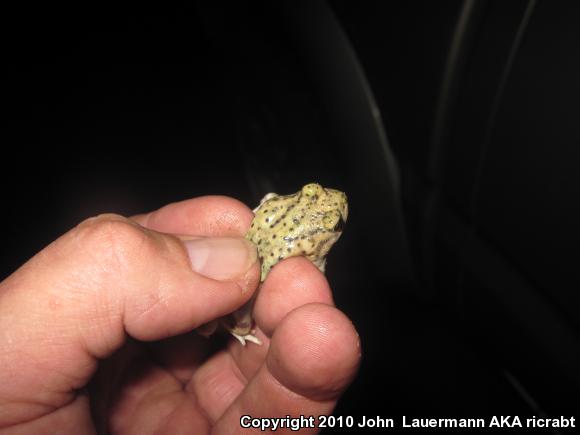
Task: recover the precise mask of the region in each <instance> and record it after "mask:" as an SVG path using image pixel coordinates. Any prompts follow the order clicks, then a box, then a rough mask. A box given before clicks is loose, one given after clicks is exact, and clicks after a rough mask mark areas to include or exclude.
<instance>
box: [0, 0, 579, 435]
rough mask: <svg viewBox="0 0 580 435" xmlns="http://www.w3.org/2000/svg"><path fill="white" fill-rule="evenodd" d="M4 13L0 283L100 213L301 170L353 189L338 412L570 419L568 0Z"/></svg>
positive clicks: (575, 101)
mask: <svg viewBox="0 0 580 435" xmlns="http://www.w3.org/2000/svg"><path fill="white" fill-rule="evenodd" d="M5 17H6V18H7V19H8V21H9V25H8V26H7V27H6V33H7V37H6V38H5V42H6V43H7V44H6V45H7V47H6V50H5V53H4V58H5V67H4V70H5V71H4V72H5V74H6V77H7V78H5V79H4V90H5V96H4V98H3V100H4V107H5V111H7V112H8V116H7V117H6V118H5V119H6V121H7V123H6V124H7V125H6V128H5V129H4V138H3V141H2V152H3V158H2V163H3V165H2V166H3V170H2V172H1V175H0V182H1V186H2V187H1V191H2V199H3V206H2V218H1V219H2V220H1V223H2V227H3V228H4V235H3V246H4V255H3V256H2V262H1V263H0V267H1V273H2V277H5V276H7V275H8V274H10V273H11V272H12V271H13V270H14V269H16V268H17V267H18V266H19V265H20V264H22V263H23V262H25V261H26V260H27V259H28V258H30V257H31V256H32V255H33V254H34V253H35V252H37V251H38V250H40V249H41V248H42V247H43V246H45V245H46V244H47V243H49V242H50V241H51V240H53V239H54V238H56V237H57V236H58V235H60V234H62V233H63V232H65V231H66V230H67V229H69V228H70V227H72V226H74V225H75V224H76V223H78V222H79V221H80V220H82V219H84V218H86V217H89V216H92V215H95V214H98V213H102V212H117V213H122V214H126V215H130V214H134V213H138V212H143V211H147V210H152V209H155V208H158V207H160V206H162V205H164V204H166V203H168V202H172V201H176V200H181V199H186V198H189V197H193V196H198V195H205V194H224V195H230V196H233V197H236V198H238V199H240V200H242V201H244V202H246V203H247V204H249V205H253V204H255V203H256V202H257V200H258V199H259V198H260V197H261V196H262V195H263V194H264V193H266V192H267V191H271V190H274V191H278V192H280V193H290V192H292V191H295V190H297V189H298V187H299V186H301V185H302V184H304V183H306V182H310V181H319V182H321V183H322V184H324V185H328V186H331V187H335V188H339V189H342V190H345V191H346V192H347V193H348V195H349V200H350V204H351V218H350V221H349V223H348V225H347V227H346V231H345V233H344V236H343V239H341V241H340V243H339V244H338V245H337V246H336V247H335V248H334V250H333V253H332V255H331V257H330V259H329V265H328V269H329V271H328V276H329V280H330V282H331V284H332V285H333V287H334V289H335V293H336V301H337V304H338V306H339V307H340V308H341V309H343V310H344V311H345V312H346V313H347V314H348V315H349V316H350V317H351V318H352V319H353V321H354V323H355V324H356V325H357V327H358V328H359V332H360V333H361V339H362V344H363V351H364V357H363V364H362V368H361V372H360V375H359V377H358V378H357V379H356V381H355V382H354V384H353V386H352V387H351V389H350V390H349V391H348V392H347V394H346V395H345V396H344V398H343V400H342V401H341V402H340V403H339V407H338V408H337V410H336V414H337V415H355V416H358V415H367V416H373V415H377V414H379V415H383V416H390V417H394V418H397V417H398V416H400V415H402V414H406V415H415V416H422V417H430V416H459V415H463V416H468V417H477V416H485V415H493V414H504V415H507V414H510V415H514V414H518V415H532V414H537V415H541V414H543V413H547V414H548V415H553V416H559V415H561V414H568V415H569V414H570V413H571V412H573V411H574V412H576V413H577V410H578V409H579V408H578V404H579V401H578V397H579V396H578V393H579V386H580V373H579V369H578V367H580V355H579V352H580V350H579V337H578V333H579V327H580V322H579V321H578V315H577V313H578V310H579V309H580V299H579V298H580V296H579V295H580V291H579V290H580V272H579V266H578V264H579V259H580V248H579V242H580V233H579V229H578V222H579V221H580V205H579V201H578V198H580V175H579V170H578V167H579V166H580V129H579V113H580V106H579V101H580V91H579V87H580V85H579V83H580V79H579V77H580V61H579V58H580V51H579V49H578V47H579V46H580V37H579V34H578V25H577V23H578V20H579V19H580V13H579V10H578V6H577V3H575V2H572V1H569V2H564V1H554V2H547V1H546V2H537V3H536V2H532V1H513V2H500V1H489V2H487V1H480V2H469V1H449V2H429V1H421V2H381V1H369V2H348V1H342V0H339V1H332V2H330V4H326V3H324V2H318V1H314V2H301V1H298V2H273V3H272V2H265V1H264V2H261V1H259V2H246V1H241V2H235V3H234V2H220V1H218V2H209V1H207V2H199V1H198V2H188V3H184V4H178V5H175V4H166V3H163V4H157V3H155V4H154V3H146V2H139V3H134V4H129V3H123V4H122V5H121V4H118V3H100V2H99V3H94V4H90V5H86V4H82V5H76V6H74V7H71V6H68V5H67V6H55V5H54V4H49V5H44V6H42V7H40V6H37V5H34V6H33V5H28V6H23V7H19V8H13V9H11V10H8V11H7V12H6V14H5ZM367 84H368V87H366V86H367ZM365 89H366V90H368V91H369V92H366V93H365V92H364V91H365ZM375 101H376V109H378V111H377V110H375V111H373V107H374V102H375ZM377 115H380V116H377ZM373 116H375V117H373ZM381 122H382V125H381ZM383 127H384V132H386V139H385V137H384V136H382V132H383V130H382V129H383ZM574 397H575V400H574ZM576 417H577V418H578V417H579V416H578V415H576ZM538 433H540V432H539V431H538ZM562 433H565V431H562Z"/></svg>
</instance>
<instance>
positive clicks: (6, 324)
mask: <svg viewBox="0 0 580 435" xmlns="http://www.w3.org/2000/svg"><path fill="white" fill-rule="evenodd" d="M256 259H257V256H256V250H255V247H254V246H253V245H252V244H251V243H249V242H247V241H246V240H244V239H242V238H189V239H188V240H181V239H179V238H177V237H175V236H171V235H168V234H163V233H158V232H155V231H151V230H148V229H145V228H143V227H141V226H139V225H138V224H136V223H134V222H133V221H131V220H129V219H126V218H124V217H121V216H117V215H103V216H99V217H96V218H92V219H89V220H87V221H85V222H83V223H81V224H80V225H79V226H77V227H76V228H74V229H73V230H71V231H69V232H68V233H67V234H65V235H64V236H62V237H61V238H59V239H58V240H56V241H55V242H53V243H52V244H51V245H49V246H48V247H47V248H45V249H44V250H42V251H41V252H40V253H39V254H37V255H36V256H35V257H33V258H32V259H31V260H30V261H28V262H27V263H26V264H25V265H24V266H22V267H21V268H20V269H19V270H18V271H16V272H15V273H14V274H13V275H11V276H10V277H9V278H8V279H6V280H5V281H4V282H2V283H1V284H0V331H2V333H3V334H2V335H1V336H0V367H3V369H2V370H0V385H2V388H1V389H0V409H2V412H0V426H2V425H5V424H14V423H16V422H19V421H23V419H31V418H35V416H39V415H42V414H43V412H48V410H52V409H54V408H55V407H59V406H63V405H64V404H66V403H67V402H68V401H70V400H71V397H72V396H73V395H74V391H75V390H76V389H79V388H81V387H83V386H84V385H85V384H86V383H87V382H88V380H89V379H90V377H91V376H92V374H93V373H94V371H95V370H96V367H97V360H98V359H100V358H104V357H107V356H108V355H110V354H111V353H113V352H114V351H115V350H117V349H118V348H120V347H121V346H122V344H123V343H124V341H125V338H126V335H127V334H128V335H130V336H132V337H134V338H136V339H138V340H156V339H161V338H164V337H168V336H171V335H176V334H179V333H183V332H186V331H189V330H192V329H194V328H196V327H198V326H200V325H202V324H204V323H207V322H209V321H211V320H213V319H215V318H218V317H221V316H223V315H225V314H227V313H229V312H231V311H233V310H235V309H236V308H238V307H239V306H241V305H243V304H244V303H245V302H246V301H247V300H248V299H249V298H250V297H251V295H252V292H253V290H254V289H255V288H256V286H257V284H258V278H259V268H258V265H257V260H256Z"/></svg>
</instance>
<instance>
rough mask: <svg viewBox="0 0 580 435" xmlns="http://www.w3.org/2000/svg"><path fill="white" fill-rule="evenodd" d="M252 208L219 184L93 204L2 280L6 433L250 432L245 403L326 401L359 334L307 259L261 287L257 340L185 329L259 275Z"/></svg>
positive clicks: (291, 407) (295, 405) (0, 418)
mask: <svg viewBox="0 0 580 435" xmlns="http://www.w3.org/2000/svg"><path fill="white" fill-rule="evenodd" d="M252 217H253V215H252V212H251V210H250V209H248V208H247V207H246V206H245V205H244V204H242V203H240V202H239V201H236V200H234V199H231V198H227V197H220V196H210V197H200V198H195V199H192V200H187V201H183V202H180V203H175V204H170V205H168V206H166V207H163V208H162V209H160V210H157V211H155V212H152V213H149V214H146V215H140V216H136V217H134V218H132V219H128V218H124V217H121V216H117V215H103V216H99V217H96V218H93V219H89V220H87V221H85V222H83V223H81V224H80V225H79V226H77V227H75V228H73V229H72V230H71V231H69V232H68V233H66V234H65V235H63V236H62V237H60V238H59V239H58V240H56V241H55V242H53V243H52V244H50V245H49V246H48V247H46V248H45V249H43V250H42V251H41V252H39V253H38V254H37V255H36V256H34V257H33V258H32V259H31V260H29V261H28V262H27V263H26V264H24V265H23V266H22V267H21V268H20V269H18V270H17V271H16V272H14V273H13V274H12V275H11V276H9V277H8V278H7V279H6V280H5V281H3V282H2V283H0V367H1V369H0V433H1V434H4V433H10V434H13V433H14V434H52V433H60V434H68V433H71V434H73V433H74V434H92V433H102V432H105V430H108V431H110V433H119V434H131V433H136V434H137V433H138V434H148V433H172V434H174V433H179V434H181V433H191V434H203V433H214V434H236V433H244V434H247V433H252V432H251V430H249V429H242V428H241V427H240V424H239V422H240V416H241V415H244V414H249V415H252V416H268V417H275V416H286V415H287V414H290V415H299V414H303V415H320V414H329V413H331V412H332V410H333V408H334V406H335V404H336V401H337V400H338V398H339V397H340V395H341V394H342V393H343V392H344V390H345V389H346V388H347V386H348V384H349V383H350V382H351V380H352V379H353V377H354V376H355V374H356V371H357V368H358V365H359V360H360V345H359V339H358V335H357V333H356V330H355V328H354V327H353V325H352V323H351V322H350V320H349V319H348V318H347V317H346V316H345V315H344V314H343V313H342V312H341V311H339V310H338V309H337V308H335V307H334V305H333V301H332V294H331V290H330V287H329V285H328V282H327V280H326V278H325V277H324V275H323V274H322V273H321V272H320V271H319V270H318V269H317V268H316V267H315V266H314V265H313V264H312V263H311V262H310V261H308V260H307V259H305V258H301V257H295V258H289V259H286V260H283V261H282V262H280V263H279V264H277V265H276V266H275V267H274V268H273V269H272V271H271V272H270V274H269V275H268V277H267V279H266V281H265V282H264V283H263V284H262V288H261V290H260V293H259V296H258V298H257V300H256V305H255V311H254V315H255V321H256V325H257V331H256V335H257V336H258V337H259V338H260V340H261V341H262V342H263V343H264V345H263V346H246V347H242V346H241V345H240V344H239V343H238V342H237V341H235V340H234V339H233V338H230V339H229V342H228V344H227V346H226V347H224V348H217V349H215V347H216V346H215V343H216V338H209V339H208V338H204V337H202V336H200V335H198V334H197V333H195V332H191V331H193V330H194V329H195V328H198V327H200V326H202V325H204V324H207V323H209V322H211V321H213V320H215V319H217V318H220V317H222V316H224V315H226V314H228V313H230V312H232V311H234V310H235V309H237V308H239V307H240V306H242V305H243V304H244V303H245V302H246V301H248V300H249V299H250V297H251V296H252V294H253V292H254V291H255V289H256V287H257V286H258V283H259V275H260V268H259V264H258V262H257V260H256V252H255V248H254V247H253V245H252V244H250V243H249V242H247V241H245V240H244V239H243V236H244V234H245V233H246V232H247V230H248V228H249V226H250V222H251V220H252ZM170 234H179V235H180V236H173V235H170ZM183 235H193V236H198V237H200V236H201V237H202V238H194V237H192V236H183ZM218 237H219V238H220V239H216V238H218ZM224 238H226V239H224ZM192 239H193V241H188V242H184V240H192ZM224 258H225V259H226V261H224ZM296 331H300V333H296ZM314 432H315V431H314ZM279 433H286V432H284V431H279ZM311 433H312V432H311Z"/></svg>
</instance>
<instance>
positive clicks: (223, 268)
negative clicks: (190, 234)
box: [183, 237, 257, 281]
mask: <svg viewBox="0 0 580 435" xmlns="http://www.w3.org/2000/svg"><path fill="white" fill-rule="evenodd" d="M183 244H184V245H185V249H186V250H187V253H188V254H189V259H190V261H191V267H192V268H193V270H194V271H196V272H197V273H199V274H201V275H204V276H207V277H208V278H212V279H217V280H220V281H223V280H230V279H233V278H238V277H240V276H242V275H244V274H245V273H246V271H247V270H248V269H249V268H250V266H251V265H252V264H254V263H255V262H256V259H257V252H256V247H255V245H254V244H253V243H251V242H249V241H248V240H246V239H242V238H228V237H220V238H200V239H193V240H185V241H184V242H183Z"/></svg>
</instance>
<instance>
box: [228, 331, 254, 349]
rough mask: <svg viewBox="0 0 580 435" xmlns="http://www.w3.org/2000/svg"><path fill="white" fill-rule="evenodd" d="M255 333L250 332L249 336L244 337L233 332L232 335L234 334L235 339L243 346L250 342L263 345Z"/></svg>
mask: <svg viewBox="0 0 580 435" xmlns="http://www.w3.org/2000/svg"><path fill="white" fill-rule="evenodd" d="M254 333H255V331H250V333H249V334H244V335H240V334H236V333H235V332H231V331H230V334H232V335H233V336H234V337H236V339H237V340H238V341H239V342H240V343H242V346H245V345H246V341H249V342H250V343H254V344H257V345H258V346H261V345H262V342H261V341H260V339H259V338H258V337H256V336H255V335H254Z"/></svg>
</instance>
